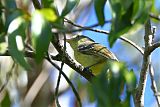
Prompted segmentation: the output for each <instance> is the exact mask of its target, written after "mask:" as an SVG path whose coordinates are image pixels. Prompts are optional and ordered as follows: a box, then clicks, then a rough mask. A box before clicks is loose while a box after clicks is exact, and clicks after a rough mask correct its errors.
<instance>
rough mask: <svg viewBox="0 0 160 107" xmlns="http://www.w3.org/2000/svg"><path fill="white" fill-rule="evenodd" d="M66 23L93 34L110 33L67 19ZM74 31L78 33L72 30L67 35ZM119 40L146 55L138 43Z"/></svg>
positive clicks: (122, 38) (123, 38) (125, 39)
mask: <svg viewBox="0 0 160 107" xmlns="http://www.w3.org/2000/svg"><path fill="white" fill-rule="evenodd" d="M65 22H67V23H69V24H71V25H73V26H76V27H79V28H81V30H90V31H93V32H98V33H103V34H106V35H108V34H109V31H104V30H99V29H93V28H90V27H84V26H81V25H78V24H75V23H74V22H72V21H71V20H69V19H67V18H65ZM72 31H76V30H70V31H66V32H67V33H72ZM77 31H78V30H77ZM119 39H121V40H122V41H125V42H127V43H128V44H130V45H131V46H133V47H135V48H136V49H137V50H138V51H139V52H140V53H141V54H142V55H143V54H144V51H143V49H142V48H141V47H139V46H138V45H137V44H136V43H134V42H132V41H131V40H129V39H127V38H125V37H123V36H120V37H119Z"/></svg>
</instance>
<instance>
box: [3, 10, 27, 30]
mask: <svg viewBox="0 0 160 107" xmlns="http://www.w3.org/2000/svg"><path fill="white" fill-rule="evenodd" d="M23 14H24V13H23V12H22V10H20V9H16V10H15V11H13V12H9V14H7V16H6V22H5V30H6V31H7V29H8V27H9V24H10V23H11V21H13V20H14V19H16V18H17V17H19V16H22V15H23Z"/></svg>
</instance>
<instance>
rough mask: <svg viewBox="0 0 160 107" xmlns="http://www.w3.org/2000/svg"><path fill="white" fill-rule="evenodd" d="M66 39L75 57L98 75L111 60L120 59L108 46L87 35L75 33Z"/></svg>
mask: <svg viewBox="0 0 160 107" xmlns="http://www.w3.org/2000/svg"><path fill="white" fill-rule="evenodd" d="M66 41H67V42H68V43H69V44H70V46H71V48H72V49H73V51H74V57H75V60H76V61H77V62H79V63H80V64H81V65H82V66H84V67H85V68H89V70H90V71H91V72H92V73H93V74H94V75H98V74H100V73H101V71H102V69H103V68H104V67H106V66H107V64H109V61H118V59H117V57H116V56H115V55H114V54H113V53H112V52H111V51H109V50H108V49H107V47H105V46H103V45H101V44H99V43H96V42H95V41H94V40H92V39H91V38H89V37H88V36H85V35H74V36H72V37H71V38H69V39H66Z"/></svg>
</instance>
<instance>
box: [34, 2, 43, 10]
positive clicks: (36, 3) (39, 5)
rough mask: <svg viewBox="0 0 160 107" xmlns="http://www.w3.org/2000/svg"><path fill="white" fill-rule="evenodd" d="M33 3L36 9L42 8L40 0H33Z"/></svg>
mask: <svg viewBox="0 0 160 107" xmlns="http://www.w3.org/2000/svg"><path fill="white" fill-rule="evenodd" d="M32 3H33V5H34V7H35V8H36V9H41V8H42V7H41V4H40V2H39V1H38V0H32Z"/></svg>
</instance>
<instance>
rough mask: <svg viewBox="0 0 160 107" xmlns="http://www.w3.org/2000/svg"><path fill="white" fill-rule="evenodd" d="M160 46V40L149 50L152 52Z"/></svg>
mask: <svg viewBox="0 0 160 107" xmlns="http://www.w3.org/2000/svg"><path fill="white" fill-rule="evenodd" d="M159 47H160V42H157V43H154V44H153V45H152V46H151V47H150V49H149V52H150V53H152V52H153V51H154V50H155V49H157V48H159Z"/></svg>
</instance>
